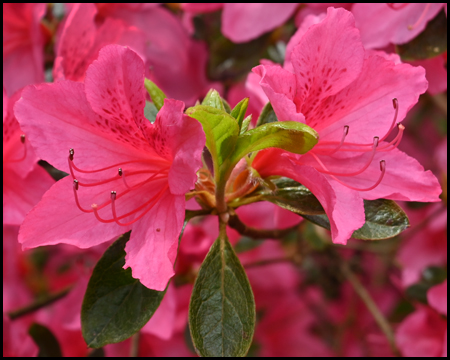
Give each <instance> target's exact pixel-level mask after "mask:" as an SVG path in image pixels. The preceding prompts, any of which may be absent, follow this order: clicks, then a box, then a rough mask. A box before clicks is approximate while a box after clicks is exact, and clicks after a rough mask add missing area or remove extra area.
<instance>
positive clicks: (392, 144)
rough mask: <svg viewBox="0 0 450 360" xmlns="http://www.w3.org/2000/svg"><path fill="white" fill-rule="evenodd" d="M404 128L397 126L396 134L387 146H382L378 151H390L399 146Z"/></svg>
mask: <svg viewBox="0 0 450 360" xmlns="http://www.w3.org/2000/svg"><path fill="white" fill-rule="evenodd" d="M404 130H405V127H404V126H403V125H402V124H398V134H397V136H396V137H395V138H394V140H392V141H391V142H390V143H389V144H386V145H383V146H382V147H380V148H379V149H378V151H391V150H393V149H395V148H396V147H398V146H399V145H400V142H401V141H402V138H403V131H404Z"/></svg>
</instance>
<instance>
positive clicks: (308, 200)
mask: <svg viewBox="0 0 450 360" xmlns="http://www.w3.org/2000/svg"><path fill="white" fill-rule="evenodd" d="M271 182H272V183H273V184H274V185H275V186H276V189H275V191H270V190H267V189H263V190H262V191H260V193H261V195H262V199H263V200H266V201H270V202H271V203H274V204H276V205H278V206H280V207H282V208H284V209H287V210H290V211H292V212H294V213H296V214H299V215H320V214H325V211H324V209H323V207H322V205H321V204H320V202H319V200H317V198H316V197H315V196H314V195H313V193H312V192H311V191H310V190H309V189H308V188H307V187H306V186H303V185H302V184H300V183H298V182H296V181H294V180H292V179H289V178H285V177H282V178H279V179H275V180H271Z"/></svg>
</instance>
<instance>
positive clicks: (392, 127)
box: [315, 98, 399, 153]
mask: <svg viewBox="0 0 450 360" xmlns="http://www.w3.org/2000/svg"><path fill="white" fill-rule="evenodd" d="M392 105H393V107H394V109H395V114H394V118H393V119H392V123H391V126H390V128H389V130H388V131H387V132H386V134H385V135H384V136H383V137H382V138H381V139H380V140H379V141H380V142H381V141H384V140H385V139H386V138H387V137H388V136H389V134H390V133H391V132H392V130H393V129H394V127H395V124H396V123H397V117H398V108H399V105H398V100H397V98H394V99H392ZM345 127H349V126H348V125H345V126H344V132H345ZM347 133H348V130H347ZM341 142H342V140H341ZM335 144H339V148H340V146H342V145H346V146H347V145H350V146H372V145H373V144H359V143H351V142H344V143H343V144H342V145H340V142H337V141H322V142H320V143H319V144H317V145H316V147H315V149H317V147H319V146H321V145H322V146H327V145H335ZM317 150H320V149H317ZM340 150H341V151H355V152H369V151H370V150H369V149H367V150H364V149H352V148H344V149H342V148H341V149H340ZM335 151H336V150H335ZM335 151H333V153H334V152H335Z"/></svg>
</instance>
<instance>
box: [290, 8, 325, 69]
mask: <svg viewBox="0 0 450 360" xmlns="http://www.w3.org/2000/svg"><path fill="white" fill-rule="evenodd" d="M302 12H303V11H302ZM325 16H326V14H325V13H321V14H319V15H308V16H307V17H306V18H305V19H304V20H303V21H302V23H301V26H299V28H298V29H297V31H296V32H295V34H294V35H292V37H291V38H290V40H289V42H288V44H287V46H286V54H285V57H284V68H285V69H286V70H289V71H290V72H294V67H293V66H292V63H291V55H292V51H293V50H294V48H295V47H296V46H297V45H298V43H299V42H300V40H301V39H302V37H303V36H304V35H305V33H306V31H307V30H308V29H309V28H310V27H311V26H312V25H315V24H318V23H320V22H321V21H322V20H323V19H324V18H325Z"/></svg>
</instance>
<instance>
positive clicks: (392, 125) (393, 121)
mask: <svg viewBox="0 0 450 360" xmlns="http://www.w3.org/2000/svg"><path fill="white" fill-rule="evenodd" d="M392 105H393V106H394V109H395V114H394V119H393V120H392V124H391V127H390V128H389V130H388V132H387V133H386V134H385V135H384V136H383V137H382V138H381V139H380V141H384V140H385V139H386V138H387V137H388V136H389V134H390V133H391V132H392V130H393V129H394V127H395V124H396V123H397V117H398V100H397V98H394V99H392Z"/></svg>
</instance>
